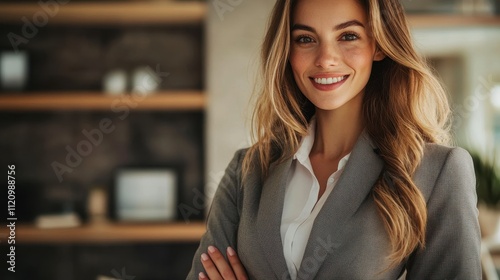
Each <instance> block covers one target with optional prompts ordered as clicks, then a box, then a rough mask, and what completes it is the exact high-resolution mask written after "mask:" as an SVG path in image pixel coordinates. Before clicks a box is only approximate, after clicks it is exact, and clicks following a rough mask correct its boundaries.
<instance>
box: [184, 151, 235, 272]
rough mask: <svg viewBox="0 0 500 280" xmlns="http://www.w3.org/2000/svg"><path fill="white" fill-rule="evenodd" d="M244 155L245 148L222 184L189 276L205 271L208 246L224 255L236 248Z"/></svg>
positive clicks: (230, 167) (214, 200) (229, 167)
mask: <svg viewBox="0 0 500 280" xmlns="http://www.w3.org/2000/svg"><path fill="white" fill-rule="evenodd" d="M243 155H244V150H240V151H238V152H236V154H235V155H234V157H233V159H232V160H231V162H230V163H229V165H228V167H227V168H226V171H225V174H224V176H223V177H222V180H221V182H220V183H219V186H218V188H217V191H216V192H215V195H214V198H213V201H212V205H211V208H210V211H209V214H208V219H207V231H206V232H205V234H204V235H203V236H202V238H201V241H200V246H199V247H198V249H197V250H196V253H195V255H194V258H193V262H192V266H191V270H190V271H189V274H188V276H187V278H186V279H189V280H191V279H192V280H195V279H198V274H199V273H200V272H202V271H203V272H205V269H204V268H203V265H202V264H201V260H200V258H201V254H202V253H205V252H207V248H208V246H210V245H212V246H215V247H216V248H218V249H219V250H220V251H221V252H222V254H224V256H225V255H226V248H227V247H228V246H231V247H233V248H236V237H237V236H236V234H237V230H238V225H239V220H240V215H239V210H238V209H239V208H238V201H239V188H240V185H241V184H240V177H241V176H240V173H241V161H242V159H243Z"/></svg>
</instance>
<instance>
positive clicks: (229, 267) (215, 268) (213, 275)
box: [198, 246, 248, 280]
mask: <svg viewBox="0 0 500 280" xmlns="http://www.w3.org/2000/svg"><path fill="white" fill-rule="evenodd" d="M226 254H227V257H228V260H229V263H228V261H226V259H225V258H224V255H222V254H221V252H220V251H219V250H218V249H217V248H215V247H214V246H209V247H208V254H206V253H203V254H201V263H202V264H203V267H204V268H205V271H206V272H207V274H208V275H206V274H205V273H203V272H200V274H199V275H198V279H199V280H208V279H210V280H246V279H248V276H247V273H246V271H245V268H244V267H243V265H242V264H241V262H240V259H239V258H238V256H237V255H236V252H235V251H234V250H233V248H231V247H227V252H226Z"/></svg>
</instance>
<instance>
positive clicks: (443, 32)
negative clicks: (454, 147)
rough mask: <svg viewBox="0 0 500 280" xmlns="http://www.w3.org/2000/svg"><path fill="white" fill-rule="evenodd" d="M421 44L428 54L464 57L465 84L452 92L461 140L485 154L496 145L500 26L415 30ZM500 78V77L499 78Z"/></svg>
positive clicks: (458, 135) (419, 44)
mask: <svg viewBox="0 0 500 280" xmlns="http://www.w3.org/2000/svg"><path fill="white" fill-rule="evenodd" d="M413 34H414V39H415V41H416V44H417V47H418V48H419V49H420V50H421V51H422V53H423V54H425V55H427V56H431V57H432V56H434V57H435V56H445V57H446V56H448V57H449V56H454V57H459V58H461V60H462V61H463V65H462V67H463V70H462V72H463V74H464V75H463V77H459V80H457V82H459V83H460V86H461V87H463V88H462V90H461V91H460V92H461V93H459V94H457V93H456V92H450V96H451V102H452V106H453V108H454V110H455V112H454V117H455V118H456V120H457V122H456V123H455V126H454V128H455V129H456V135H457V141H458V144H460V145H462V146H466V147H469V148H474V149H477V150H478V151H479V152H483V153H484V154H488V153H491V148H493V146H494V143H493V108H492V106H491V102H490V90H491V88H492V86H493V84H492V80H494V79H495V77H498V76H500V29H499V28H494V27H491V28H486V27H485V28H480V27H474V28H472V27H471V28H432V29H416V30H414V33H413ZM496 79H498V78H496Z"/></svg>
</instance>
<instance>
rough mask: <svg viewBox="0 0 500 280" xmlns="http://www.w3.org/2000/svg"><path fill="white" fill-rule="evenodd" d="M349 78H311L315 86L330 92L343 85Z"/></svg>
mask: <svg viewBox="0 0 500 280" xmlns="http://www.w3.org/2000/svg"><path fill="white" fill-rule="evenodd" d="M347 78H349V75H344V76H336V77H334V76H330V77H326V76H324V77H311V78H309V79H310V80H311V82H312V84H313V86H314V87H315V88H317V89H319V90H322V91H330V90H334V89H336V88H338V87H340V86H341V85H343V84H344V82H345V81H346V80H347Z"/></svg>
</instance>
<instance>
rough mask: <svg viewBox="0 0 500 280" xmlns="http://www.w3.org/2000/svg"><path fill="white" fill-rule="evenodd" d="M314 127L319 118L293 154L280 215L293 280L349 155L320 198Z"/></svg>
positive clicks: (284, 244) (343, 160) (287, 261)
mask: <svg viewBox="0 0 500 280" xmlns="http://www.w3.org/2000/svg"><path fill="white" fill-rule="evenodd" d="M315 130H316V121H315V120H314V118H313V120H311V122H310V124H309V128H308V134H307V136H306V137H304V139H303V140H302V143H301V144H300V147H299V150H298V151H297V152H296V153H295V155H294V161H293V163H292V167H291V168H292V170H291V175H290V177H289V182H288V184H287V187H286V191H285V202H284V205H283V215H282V217H281V240H282V242H283V252H284V255H285V260H286V264H287V267H288V271H289V273H290V276H291V279H292V280H295V279H296V278H297V272H298V270H299V267H300V263H301V262H302V258H303V256H304V251H305V249H306V245H307V241H308V239H309V234H310V233H311V229H312V226H313V223H314V219H316V216H317V215H318V213H319V211H320V210H321V208H322V207H323V204H324V203H325V200H326V199H327V197H328V196H329V195H330V193H331V192H332V190H333V187H334V186H335V185H336V184H337V181H338V179H339V177H340V175H341V174H342V171H343V170H344V167H345V165H346V163H347V160H348V159H349V155H350V154H348V155H346V156H345V157H343V158H342V159H341V160H340V162H339V166H338V170H337V171H335V172H334V173H333V174H332V175H330V177H329V178H328V181H327V186H326V190H325V192H324V193H323V195H322V196H321V198H320V199H319V200H318V194H319V189H320V187H319V183H318V180H317V178H316V176H315V175H314V172H313V168H312V165H311V161H310V160H309V154H310V153H311V149H312V147H313V144H314V135H315Z"/></svg>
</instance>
